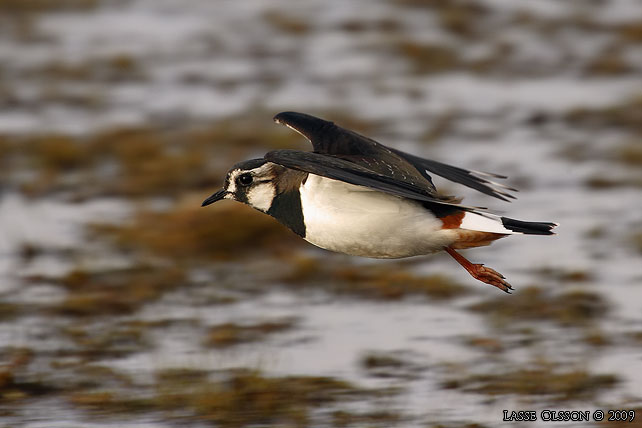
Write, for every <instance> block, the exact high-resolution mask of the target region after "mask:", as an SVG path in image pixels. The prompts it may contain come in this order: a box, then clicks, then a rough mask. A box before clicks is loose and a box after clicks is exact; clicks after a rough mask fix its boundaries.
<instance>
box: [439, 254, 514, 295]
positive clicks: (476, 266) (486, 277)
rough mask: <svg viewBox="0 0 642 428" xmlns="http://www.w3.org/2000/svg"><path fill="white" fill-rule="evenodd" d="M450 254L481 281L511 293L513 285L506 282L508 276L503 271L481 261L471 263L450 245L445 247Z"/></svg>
mask: <svg viewBox="0 0 642 428" xmlns="http://www.w3.org/2000/svg"><path fill="white" fill-rule="evenodd" d="M444 250H446V252H447V253H448V254H450V255H451V256H452V257H453V258H454V259H455V260H456V261H457V263H459V264H460V265H461V266H462V267H463V268H464V269H466V271H468V273H469V274H470V275H471V276H472V277H473V278H475V279H476V280H479V281H481V282H485V283H486V284H490V285H492V286H493V287H497V288H499V289H500V290H502V291H504V292H506V293H508V294H510V292H511V290H512V289H513V287H512V286H511V285H510V284H509V283H508V282H506V281H505V280H506V278H505V277H504V275H502V274H501V273H499V272H497V271H496V270H495V269H492V268H489V267H486V266H484V265H483V264H480V263H471V262H470V261H468V260H467V259H466V258H465V257H464V256H462V255H461V254H459V253H458V252H457V251H455V250H453V249H452V248H450V247H446V248H444Z"/></svg>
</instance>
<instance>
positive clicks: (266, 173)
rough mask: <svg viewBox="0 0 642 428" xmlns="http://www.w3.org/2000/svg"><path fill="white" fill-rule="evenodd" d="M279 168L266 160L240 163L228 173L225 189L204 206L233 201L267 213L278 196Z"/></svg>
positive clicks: (251, 160) (205, 201)
mask: <svg viewBox="0 0 642 428" xmlns="http://www.w3.org/2000/svg"><path fill="white" fill-rule="evenodd" d="M279 168H281V167H279V166H278V165H275V164H273V163H271V162H268V161H266V160H265V159H250V160H247V161H243V162H239V163H237V164H236V165H234V166H233V167H232V168H231V169H230V170H229V171H228V172H227V176H226V177H225V185H224V187H223V189H221V190H219V191H218V192H215V193H214V194H213V195H212V196H210V197H209V198H207V199H205V200H204V201H203V204H202V206H206V205H210V204H213V203H214V202H217V201H220V200H221V199H232V200H235V201H238V202H243V203H244V204H247V205H249V206H251V207H253V208H256V209H257V210H259V211H263V212H267V211H268V210H269V209H270V206H271V205H272V201H273V200H274V198H275V196H276V192H277V186H276V183H275V180H276V178H277V174H278V170H279Z"/></svg>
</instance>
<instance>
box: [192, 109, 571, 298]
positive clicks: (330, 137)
mask: <svg viewBox="0 0 642 428" xmlns="http://www.w3.org/2000/svg"><path fill="white" fill-rule="evenodd" d="M274 121H275V122H276V123H278V124H281V125H285V126H287V127H288V128H290V129H292V130H294V131H296V132H298V133H299V134H301V135H302V136H303V137H305V138H306V139H307V140H308V141H309V142H310V143H311V144H312V148H313V151H311V152H308V151H300V150H291V149H280V150H273V151H269V152H267V153H266V154H265V155H264V156H263V158H257V159H250V160H245V161H242V162H239V163H237V164H236V165H234V166H232V168H231V169H230V170H229V171H228V172H227V175H226V178H225V184H224V186H223V188H222V189H221V190H218V191H217V192H215V193H213V194H212V195H211V196H210V197H208V198H207V199H205V200H204V201H203V203H202V206H207V205H210V204H212V203H214V202H217V201H220V200H223V199H229V200H234V201H238V202H241V203H244V204H247V205H249V206H251V207H253V208H255V209H257V210H258V211H261V212H263V213H265V214H268V215H270V216H272V217H274V218H275V219H276V220H277V221H279V222H280V223H282V224H283V225H285V226H286V227H288V228H289V229H290V230H292V231H293V232H294V233H296V234H297V235H299V236H300V237H302V238H303V239H305V240H306V241H308V242H309V243H311V244H313V245H316V246H317V247H321V248H323V249H326V250H330V251H335V252H339V253H344V254H349V255H352V256H361V257H369V258H380V259H397V258H405V257H412V256H421V255H429V254H433V253H438V252H441V251H445V252H446V253H448V254H449V255H450V256H452V258H453V259H455V261H457V262H458V263H459V264H460V265H461V266H462V267H463V268H464V269H466V271H468V273H469V274H470V275H471V276H472V277H473V278H475V279H477V280H479V281H481V282H483V283H486V284H490V285H492V286H494V287H497V288H498V289H500V290H502V291H504V292H507V293H511V291H512V290H513V287H512V286H511V285H510V284H509V283H508V282H507V281H506V278H505V277H504V276H503V275H502V274H500V273H499V272H497V271H495V270H494V269H492V268H490V267H487V266H485V265H484V264H481V263H472V262H470V261H469V260H468V259H466V258H465V257H464V256H463V255H461V254H460V253H459V252H457V251H456V250H461V249H468V248H474V247H481V246H486V245H489V244H490V243H492V242H493V241H495V240H497V239H500V238H504V237H506V236H509V235H520V234H523V235H554V234H555V232H554V231H553V229H554V228H555V227H556V226H558V225H559V224H558V223H554V222H533V221H521V220H516V219H512V218H509V217H504V216H500V215H497V214H493V213H491V212H489V211H488V210H487V208H485V207H473V206H467V205H462V204H461V198H457V197H454V196H449V195H443V194H441V193H439V192H438V191H437V189H436V188H435V185H434V184H433V181H432V177H431V175H430V173H432V174H436V175H438V176H441V177H443V178H445V179H447V180H450V181H453V182H456V183H459V184H462V185H464V186H468V187H470V188H472V189H475V190H477V191H479V192H481V193H484V194H486V195H489V196H492V197H495V198H498V199H500V200H503V201H509V200H510V199H515V196H514V195H512V194H511V193H510V192H516V191H517V189H514V188H512V187H509V186H507V185H504V184H501V183H498V182H496V181H492V180H491V179H505V178H507V177H506V176H504V175H499V174H492V173H486V172H479V171H473V170H467V169H464V168H459V167H456V166H452V165H448V164H445V163H441V162H437V161H434V160H430V159H425V158H421V157H418V156H415V155H412V154H409V153H406V152H403V151H401V150H398V149H395V148H392V147H387V146H385V145H383V144H381V143H379V142H377V141H375V140H373V139H371V138H368V137H365V136H363V135H360V134H358V133H357V132H354V131H352V130H349V129H346V128H342V127H341V126H339V125H336V124H335V123H334V122H331V121H327V120H324V119H321V118H318V117H315V116H312V115H309V114H305V113H298V112H291V111H288V112H282V113H279V114H277V115H276V116H274Z"/></svg>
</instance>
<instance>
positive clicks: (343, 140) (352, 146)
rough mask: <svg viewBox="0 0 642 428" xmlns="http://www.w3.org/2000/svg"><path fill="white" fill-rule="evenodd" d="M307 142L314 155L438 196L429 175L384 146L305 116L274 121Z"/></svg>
mask: <svg viewBox="0 0 642 428" xmlns="http://www.w3.org/2000/svg"><path fill="white" fill-rule="evenodd" d="M274 120H275V122H277V123H281V124H284V125H285V126H287V127H288V128H290V129H293V130H295V131H296V132H298V133H299V134H301V135H303V136H304V137H305V138H307V139H308V140H309V141H310V142H311V143H312V147H313V148H314V152H315V153H321V154H326V155H332V156H334V157H336V158H342V159H345V160H347V161H349V162H352V163H354V164H357V165H359V166H362V167H364V168H367V169H369V170H371V171H374V172H376V173H378V174H380V175H385V176H387V177H390V178H392V179H395V180H398V181H402V182H405V183H408V184H412V185H413V186H416V187H420V188H422V189H424V190H425V191H426V192H428V193H430V194H432V195H435V196H436V195H437V190H436V189H435V186H434V185H433V183H432V180H431V178H430V176H429V175H428V174H426V173H425V172H422V171H419V170H418V169H417V168H416V167H415V166H413V165H412V164H411V163H410V162H408V161H407V160H406V159H404V158H403V157H401V156H400V155H399V154H398V153H395V152H393V151H392V150H391V149H389V148H388V147H386V146H384V145H383V144H379V143H378V142H376V141H375V140H373V139H371V138H368V137H364V136H363V135H360V134H357V133H356V132H354V131H351V130H349V129H345V128H341V127H340V126H337V125H335V124H334V123H332V122H329V121H327V120H323V119H319V118H318V117H314V116H310V115H308V114H304V113H296V112H283V113H279V114H277V115H276V116H275V117H274Z"/></svg>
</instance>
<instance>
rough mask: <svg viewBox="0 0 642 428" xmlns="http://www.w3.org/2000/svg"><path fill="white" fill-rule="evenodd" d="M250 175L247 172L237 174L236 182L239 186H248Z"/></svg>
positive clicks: (250, 181) (250, 182)
mask: <svg viewBox="0 0 642 428" xmlns="http://www.w3.org/2000/svg"><path fill="white" fill-rule="evenodd" d="M252 180H253V178H252V175H251V174H249V173H246V174H241V175H239V178H238V182H239V184H240V185H241V186H249V185H250V184H252Z"/></svg>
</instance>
